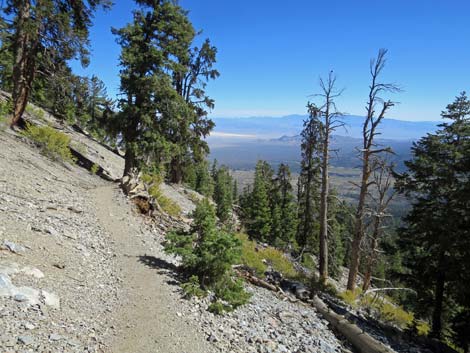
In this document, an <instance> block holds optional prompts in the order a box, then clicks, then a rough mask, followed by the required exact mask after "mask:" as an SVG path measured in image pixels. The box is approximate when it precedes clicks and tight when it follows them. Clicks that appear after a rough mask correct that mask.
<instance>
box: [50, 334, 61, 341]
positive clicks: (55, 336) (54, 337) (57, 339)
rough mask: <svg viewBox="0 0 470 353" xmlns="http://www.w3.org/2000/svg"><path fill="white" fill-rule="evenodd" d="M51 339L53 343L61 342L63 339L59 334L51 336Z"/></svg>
mask: <svg viewBox="0 0 470 353" xmlns="http://www.w3.org/2000/svg"><path fill="white" fill-rule="evenodd" d="M49 339H50V340H51V341H60V340H61V339H62V336H61V335H59V334H57V333H53V334H51V335H50V336H49Z"/></svg>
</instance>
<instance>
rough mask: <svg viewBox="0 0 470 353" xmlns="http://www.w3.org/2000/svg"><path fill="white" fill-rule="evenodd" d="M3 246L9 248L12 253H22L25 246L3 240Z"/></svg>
mask: <svg viewBox="0 0 470 353" xmlns="http://www.w3.org/2000/svg"><path fill="white" fill-rule="evenodd" d="M3 246H4V247H5V248H6V249H7V250H10V251H11V252H12V253H15V254H22V253H24V252H25V251H26V248H25V247H24V246H21V245H18V244H15V243H13V242H11V241H8V240H5V241H4V242H3Z"/></svg>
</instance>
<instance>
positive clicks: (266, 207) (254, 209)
mask: <svg viewBox="0 0 470 353" xmlns="http://www.w3.org/2000/svg"><path fill="white" fill-rule="evenodd" d="M272 178H273V170H272V168H271V167H270V165H269V164H268V163H267V162H265V161H258V163H257V164H256V169H255V179H254V182H253V191H252V192H251V195H250V203H251V204H250V205H249V209H248V212H247V218H248V219H247V222H246V228H247V231H248V234H249V235H250V236H251V237H253V238H254V239H257V240H259V241H264V242H266V241H269V240H270V234H271V225H272V218H271V217H272V216H271V208H270V198H269V193H270V189H271V182H272Z"/></svg>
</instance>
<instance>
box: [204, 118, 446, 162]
mask: <svg viewBox="0 0 470 353" xmlns="http://www.w3.org/2000/svg"><path fill="white" fill-rule="evenodd" d="M306 118H307V116H303V115H289V116H285V117H282V118H274V117H254V118H216V119H214V121H215V123H216V127H215V129H214V132H213V133H212V134H211V136H210V137H208V139H207V141H208V143H209V146H210V148H211V154H210V158H211V159H214V158H215V159H217V160H218V161H219V162H220V163H221V164H226V165H228V166H230V167H231V168H233V169H244V170H249V169H253V168H254V166H255V164H256V161H257V160H258V159H263V160H266V161H268V162H269V163H271V164H272V165H274V166H275V165H277V164H279V163H281V162H284V163H288V164H289V165H290V166H291V168H292V169H293V170H294V171H296V170H298V169H299V166H300V140H301V138H300V132H301V131H302V125H303V121H304V119H306ZM363 119H364V118H363V117H360V116H353V115H348V116H344V117H343V121H344V122H345V123H346V129H343V128H340V129H338V130H337V131H336V132H335V134H334V137H333V139H332V149H336V150H337V152H336V153H335V154H334V155H333V156H332V160H331V163H332V165H333V166H336V167H343V168H356V167H358V166H359V159H358V158H357V157H358V153H357V147H358V146H360V145H361V143H362V140H361V136H362V135H361V134H362V122H363ZM438 124H439V122H436V121H417V122H414V121H403V120H395V119H384V121H383V123H382V125H381V128H380V132H381V135H379V136H378V137H377V143H378V144H380V145H382V146H390V147H392V149H393V150H394V152H395V155H394V156H393V157H392V159H393V160H394V161H395V162H396V164H397V166H398V168H399V169H403V168H404V165H403V161H405V160H407V159H409V158H410V157H411V150H410V148H411V145H412V142H413V141H415V140H418V139H419V138H420V137H422V136H425V135H426V134H427V133H430V132H434V131H435V130H436V129H437V125H438Z"/></svg>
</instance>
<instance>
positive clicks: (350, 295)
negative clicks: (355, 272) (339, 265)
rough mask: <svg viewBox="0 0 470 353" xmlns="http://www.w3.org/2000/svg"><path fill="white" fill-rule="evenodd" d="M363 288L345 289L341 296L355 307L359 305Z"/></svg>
mask: <svg viewBox="0 0 470 353" xmlns="http://www.w3.org/2000/svg"><path fill="white" fill-rule="evenodd" d="M361 292H362V291H361V290H360V289H359V288H357V289H355V290H354V291H351V290H349V289H348V290H345V291H344V292H342V293H340V294H339V297H340V298H341V299H342V300H343V301H344V302H345V303H346V304H348V305H350V306H352V307H353V308H355V307H357V305H358V302H357V299H358V296H359V295H360V294H361Z"/></svg>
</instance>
